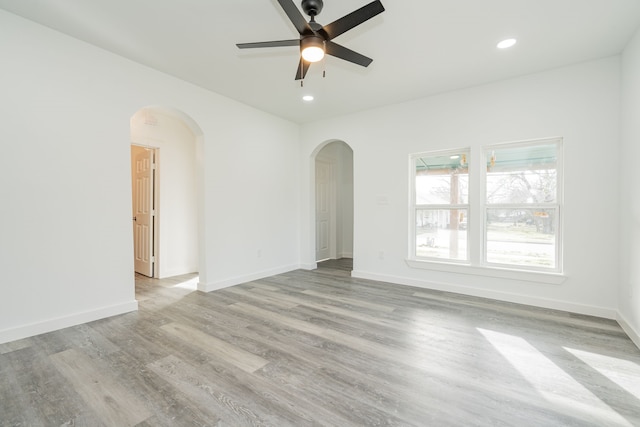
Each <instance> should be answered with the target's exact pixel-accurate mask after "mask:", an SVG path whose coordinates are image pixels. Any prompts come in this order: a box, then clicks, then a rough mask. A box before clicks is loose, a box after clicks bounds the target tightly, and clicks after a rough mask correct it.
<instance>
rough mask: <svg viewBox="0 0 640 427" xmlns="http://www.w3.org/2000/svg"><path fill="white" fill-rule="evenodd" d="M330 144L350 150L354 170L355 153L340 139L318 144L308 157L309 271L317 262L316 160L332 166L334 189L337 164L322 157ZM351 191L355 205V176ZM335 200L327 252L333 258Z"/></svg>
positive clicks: (353, 253) (335, 220)
mask: <svg viewBox="0 0 640 427" xmlns="http://www.w3.org/2000/svg"><path fill="white" fill-rule="evenodd" d="M332 143H340V144H344V146H346V147H347V148H348V149H349V150H351V153H352V157H351V165H350V166H351V168H350V169H351V173H352V174H354V170H355V151H354V150H353V148H352V147H351V146H350V145H349V144H347V143H346V142H345V141H343V140H340V139H330V140H327V141H325V142H323V143H321V144H319V145H318V146H317V147H316V148H315V149H314V150H313V152H312V153H311V156H310V159H309V160H310V171H309V172H310V174H309V177H310V190H311V197H310V198H309V202H310V210H309V225H310V230H309V231H310V233H309V241H308V244H309V246H308V248H309V250H310V253H309V259H310V261H311V262H310V263H309V265H308V267H307V268H309V269H315V268H317V262H316V238H317V236H316V160H324V161H328V162H329V163H332V164H333V166H334V177H333V180H334V187H335V180H336V175H335V173H336V172H335V166H336V164H337V162H336V161H335V160H334V159H331V158H328V157H327V156H323V155H322V153H321V152H322V150H323V149H324V148H326V147H327V146H328V145H330V144H332ZM351 190H352V196H351V197H352V202H354V203H355V176H352V180H351ZM336 196H337V195H336V190H335V188H334V198H335V197H336ZM336 203H338V202H337V200H336V199H334V201H333V205H334V209H335V210H336V212H335V215H334V216H335V217H336V218H334V236H333V237H332V239H333V248H330V250H329V252H330V254H331V256H333V257H337V256H338V248H337V242H336V238H337V237H339V236H337V232H338V224H337V216H338V215H337V205H336ZM354 215H355V206H354V212H352V217H351V233H352V234H351V236H352V241H351V249H352V253H351V258H352V259H354V262H355V256H356V250H355V243H356V241H355V232H356V229H355V216H354ZM343 252H344V250H341V252H340V253H341V254H342V253H343Z"/></svg>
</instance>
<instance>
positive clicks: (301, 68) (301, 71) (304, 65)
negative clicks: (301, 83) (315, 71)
mask: <svg viewBox="0 0 640 427" xmlns="http://www.w3.org/2000/svg"><path fill="white" fill-rule="evenodd" d="M310 65H311V63H310V62H307V61H305V60H304V59H302V58H300V63H299V64H298V71H296V80H302V79H304V77H305V76H306V75H307V71H309V66H310Z"/></svg>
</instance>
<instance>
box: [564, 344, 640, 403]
mask: <svg viewBox="0 0 640 427" xmlns="http://www.w3.org/2000/svg"><path fill="white" fill-rule="evenodd" d="M563 348H564V349H565V350H566V351H568V352H569V353H571V354H573V355H574V356H575V357H577V358H578V359H580V360H582V361H583V362H584V363H586V364H587V365H589V366H591V367H592V368H593V369H595V370H596V371H598V372H599V373H600V374H602V375H603V376H605V377H607V378H608V379H609V380H611V381H613V382H614V383H616V384H617V385H618V386H620V387H622V388H623V389H625V390H626V391H627V392H629V394H631V395H633V396H634V397H635V398H636V399H638V400H640V366H638V364H636V363H634V362H630V361H628V360H624V359H620V358H617V357H611V356H605V355H603V354H597V353H592V352H589V351H583V350H577V349H575V348H568V347H563Z"/></svg>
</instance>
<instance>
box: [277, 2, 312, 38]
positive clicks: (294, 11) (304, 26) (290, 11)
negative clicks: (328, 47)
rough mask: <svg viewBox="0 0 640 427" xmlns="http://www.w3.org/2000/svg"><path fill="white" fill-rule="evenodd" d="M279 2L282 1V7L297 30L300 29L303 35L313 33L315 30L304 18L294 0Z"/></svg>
mask: <svg viewBox="0 0 640 427" xmlns="http://www.w3.org/2000/svg"><path fill="white" fill-rule="evenodd" d="M278 3H280V6H282V9H283V10H284V12H285V13H286V14H287V16H288V17H289V20H291V23H292V24H293V26H294V27H296V30H298V32H299V33H300V34H301V35H302V34H310V33H313V30H312V29H311V27H310V26H309V24H308V23H307V20H306V19H304V17H303V16H302V14H301V13H300V11H299V10H298V8H297V7H296V5H295V3H293V0H278Z"/></svg>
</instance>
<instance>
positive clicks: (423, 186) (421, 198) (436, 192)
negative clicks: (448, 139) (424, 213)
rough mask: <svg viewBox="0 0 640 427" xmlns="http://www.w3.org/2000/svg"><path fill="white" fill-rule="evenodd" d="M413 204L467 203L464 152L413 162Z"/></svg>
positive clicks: (427, 157) (467, 189) (419, 159)
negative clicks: (414, 176) (414, 184)
mask: <svg viewBox="0 0 640 427" xmlns="http://www.w3.org/2000/svg"><path fill="white" fill-rule="evenodd" d="M415 168H416V204H417V205H448V204H467V203H468V201H469V169H468V165H467V153H466V152H461V153H459V154H448V155H446V156H426V157H419V158H417V159H416V163H415Z"/></svg>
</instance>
